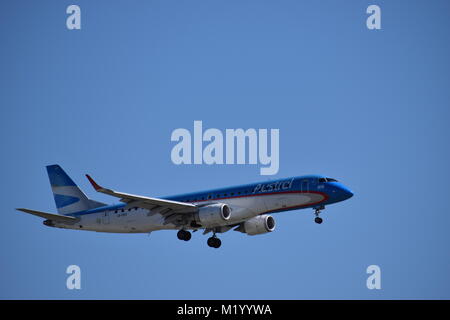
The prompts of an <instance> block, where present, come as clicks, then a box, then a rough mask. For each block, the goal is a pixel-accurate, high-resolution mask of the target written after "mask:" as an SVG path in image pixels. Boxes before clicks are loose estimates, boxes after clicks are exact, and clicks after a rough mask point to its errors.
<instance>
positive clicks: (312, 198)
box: [55, 192, 325, 233]
mask: <svg viewBox="0 0 450 320" xmlns="http://www.w3.org/2000/svg"><path fill="white" fill-rule="evenodd" d="M324 199H325V196H324V195H322V194H319V193H308V192H306V193H305V192H303V193H300V192H292V193H280V194H261V195H256V196H255V195H252V196H248V197H235V198H228V199H218V200H214V201H199V202H192V203H193V204H196V205H197V204H198V205H205V204H208V203H224V204H227V205H228V206H229V207H230V209H231V218H230V220H228V221H226V222H224V224H223V225H230V224H235V223H240V222H243V221H245V220H247V219H250V218H252V217H254V216H257V215H260V214H263V213H268V212H271V211H277V210H289V209H290V208H296V207H299V208H300V207H307V206H309V205H312V204H316V203H319V202H321V201H322V200H324ZM77 218H79V221H77V222H76V223H74V224H65V223H59V222H56V223H55V227H59V228H66V229H77V230H89V231H97V232H112V233H148V232H151V231H155V230H163V229H179V227H177V226H176V225H174V224H172V223H169V224H164V221H165V218H164V216H163V215H162V214H160V213H159V212H158V210H157V209H156V210H148V209H143V208H135V207H133V208H128V207H123V208H118V209H112V210H104V211H98V212H93V213H88V214H82V215H79V216H77ZM186 229H197V228H194V227H188V228H186Z"/></svg>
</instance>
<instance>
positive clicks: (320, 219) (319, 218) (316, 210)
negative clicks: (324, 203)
mask: <svg viewBox="0 0 450 320" xmlns="http://www.w3.org/2000/svg"><path fill="white" fill-rule="evenodd" d="M323 209H325V207H320V208H314V214H315V215H316V218H315V219H314V222H315V223H317V224H321V223H322V222H323V219H322V218H321V217H319V214H320V210H323Z"/></svg>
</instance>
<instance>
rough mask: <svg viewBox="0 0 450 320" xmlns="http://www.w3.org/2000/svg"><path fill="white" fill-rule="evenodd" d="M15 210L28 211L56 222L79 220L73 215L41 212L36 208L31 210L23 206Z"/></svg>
mask: <svg viewBox="0 0 450 320" xmlns="http://www.w3.org/2000/svg"><path fill="white" fill-rule="evenodd" d="M16 210H19V211H22V212H25V213H29V214H32V215H35V216H38V217H41V218H45V219H48V220H52V221H57V222H66V223H71V222H72V223H75V222H77V221H79V219H77V218H74V217H69V216H63V215H60V214H55V213H48V212H42V211H37V210H31V209H25V208H17V209H16Z"/></svg>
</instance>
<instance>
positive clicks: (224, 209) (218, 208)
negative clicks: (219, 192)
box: [195, 203, 231, 227]
mask: <svg viewBox="0 0 450 320" xmlns="http://www.w3.org/2000/svg"><path fill="white" fill-rule="evenodd" d="M230 217H231V210H230V207H229V206H228V205H226V204H224V203H214V204H210V205H207V206H204V207H201V208H199V209H198V213H196V215H195V218H196V219H195V220H196V221H197V222H198V223H200V224H201V225H202V226H204V227H215V226H220V225H224V224H226V223H227V221H228V220H230Z"/></svg>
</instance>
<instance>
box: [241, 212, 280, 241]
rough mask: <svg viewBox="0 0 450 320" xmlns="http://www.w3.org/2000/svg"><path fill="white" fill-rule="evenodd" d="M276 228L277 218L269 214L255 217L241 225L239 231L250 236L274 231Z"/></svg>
mask: <svg viewBox="0 0 450 320" xmlns="http://www.w3.org/2000/svg"><path fill="white" fill-rule="evenodd" d="M273 230H275V219H274V218H273V217H272V216H269V215H268V214H263V215H260V216H256V217H253V218H251V219H249V220H247V221H245V222H244V223H242V224H241V225H240V227H239V228H238V231H241V232H244V233H246V234H248V235H250V236H254V235H257V234H263V233H267V232H272V231H273Z"/></svg>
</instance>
